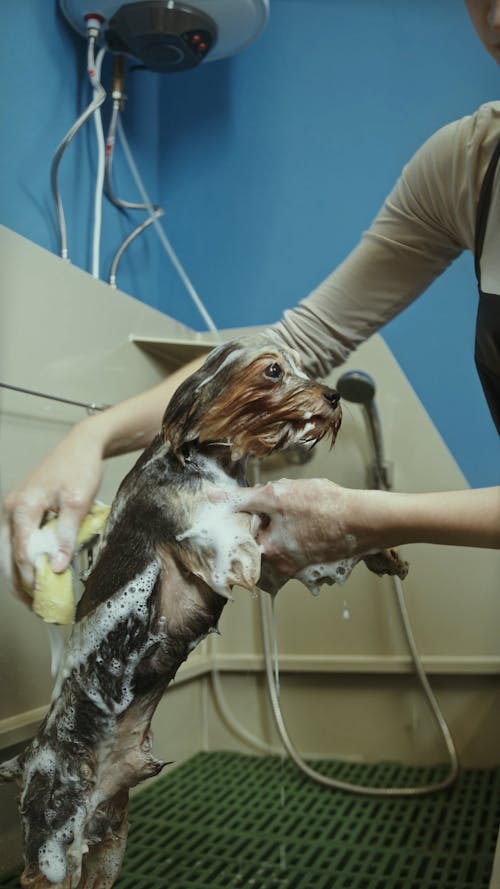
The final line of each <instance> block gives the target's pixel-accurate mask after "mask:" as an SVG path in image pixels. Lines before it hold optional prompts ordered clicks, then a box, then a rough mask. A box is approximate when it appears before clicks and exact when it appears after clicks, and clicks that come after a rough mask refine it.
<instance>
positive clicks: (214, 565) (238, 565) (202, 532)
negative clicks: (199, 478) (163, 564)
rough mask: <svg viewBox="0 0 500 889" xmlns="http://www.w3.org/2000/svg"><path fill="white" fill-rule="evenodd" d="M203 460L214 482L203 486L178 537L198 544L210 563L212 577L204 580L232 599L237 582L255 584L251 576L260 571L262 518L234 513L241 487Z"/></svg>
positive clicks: (215, 465)
mask: <svg viewBox="0 0 500 889" xmlns="http://www.w3.org/2000/svg"><path fill="white" fill-rule="evenodd" d="M204 463H205V468H206V470H207V471H209V472H210V474H211V475H212V477H213V478H214V481H213V482H212V483H210V484H208V485H205V486H204V488H203V496H202V497H200V499H199V503H198V504H197V505H195V508H194V510H193V513H192V517H191V518H192V520H191V523H190V526H189V528H187V529H186V530H185V531H183V532H182V533H180V534H178V535H177V538H176V539H177V540H178V541H179V543H181V542H182V541H183V540H192V541H193V542H195V543H196V547H197V549H198V550H199V551H200V552H201V553H203V554H204V555H205V556H206V561H207V564H209V565H210V566H211V570H210V576H209V577H204V580H205V581H206V582H207V583H208V584H209V586H210V587H211V588H212V589H213V590H214V591H215V592H216V593H219V594H220V595H222V596H226V597H227V598H230V593H231V587H232V586H234V584H235V583H237V582H242V581H245V582H246V583H248V584H251V585H253V581H252V578H254V577H258V575H259V573H260V550H259V547H258V546H257V543H256V541H255V536H256V534H257V531H258V528H259V519H258V518H257V516H253V517H249V516H248V515H246V514H243V513H236V512H235V502H237V500H238V497H239V495H240V492H241V487H240V486H239V485H238V483H237V482H236V481H235V480H234V479H231V478H228V476H227V475H226V474H225V473H224V472H223V471H222V470H221V469H220V467H219V466H218V465H217V463H215V462H214V461H212V460H210V458H204ZM211 487H212V488H213V490H214V491H216V493H217V496H216V498H215V499H214V500H210V499H209V497H210V488H211ZM224 495H226V496H224ZM257 563H258V564H257Z"/></svg>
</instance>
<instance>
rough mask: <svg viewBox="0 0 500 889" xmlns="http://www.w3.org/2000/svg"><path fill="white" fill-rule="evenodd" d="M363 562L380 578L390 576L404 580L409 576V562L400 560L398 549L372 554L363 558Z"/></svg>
mask: <svg viewBox="0 0 500 889" xmlns="http://www.w3.org/2000/svg"><path fill="white" fill-rule="evenodd" d="M363 561H364V563H365V565H366V567H367V568H369V569H370V571H373V573H374V574H378V575H380V576H382V575H383V574H390V575H392V576H394V575H395V576H396V577H399V578H400V580H404V579H405V577H406V575H407V574H408V569H409V565H408V562H406V561H405V560H404V559H401V558H400V555H399V553H398V551H397V549H385V550H383V551H382V552H379V553H370V554H369V555H367V556H363Z"/></svg>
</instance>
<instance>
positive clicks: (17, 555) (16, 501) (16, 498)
mask: <svg viewBox="0 0 500 889" xmlns="http://www.w3.org/2000/svg"><path fill="white" fill-rule="evenodd" d="M102 472H103V453H102V444H101V441H100V439H99V438H97V437H96V436H95V435H94V433H93V431H92V427H91V424H88V423H86V421H83V422H82V423H80V424H78V425H77V426H75V427H74V428H73V429H72V430H70V432H69V433H68V434H67V435H66V436H65V438H63V439H62V441H61V442H59V444H57V445H56V447H55V448H54V449H53V450H52V451H50V452H49V454H48V455H47V457H46V458H45V459H44V460H43V461H42V463H40V464H39V465H38V466H37V467H36V468H35V469H34V470H33V472H31V474H30V475H29V476H28V477H27V478H26V479H25V480H24V481H23V482H21V484H19V485H18V486H17V487H16V488H15V489H14V490H13V491H11V492H10V493H9V494H8V496H7V497H6V499H5V502H4V506H3V521H4V522H5V523H6V524H7V528H8V535H9V536H10V544H11V548H12V549H11V559H12V565H11V566H10V569H11V570H10V571H9V575H10V581H11V585H12V587H13V589H14V592H15V593H16V594H17V595H18V596H19V597H20V598H21V599H22V600H23V601H25V602H27V603H28V602H30V600H29V597H27V596H26V593H25V591H24V590H23V586H26V587H28V588H31V587H32V586H33V583H34V565H33V563H32V561H30V557H29V540H30V537H31V535H32V534H33V532H34V531H36V530H37V529H38V528H39V527H40V525H41V524H42V522H43V519H44V516H46V514H47V513H48V512H49V511H52V512H54V513H56V514H57V523H56V527H55V537H56V541H57V550H56V551H55V552H53V553H51V554H50V555H51V558H50V567H51V568H52V570H53V571H55V572H56V573H59V572H61V571H64V569H65V568H67V566H68V564H69V562H70V560H71V556H72V553H73V550H74V548H75V543H76V538H77V534H78V529H79V527H80V524H81V522H82V520H83V518H84V516H85V515H86V514H87V512H88V510H89V508H90V505H91V503H92V501H93V499H94V497H95V494H96V492H97V490H98V488H99V485H100V483H101V479H102ZM21 578H22V582H23V583H21Z"/></svg>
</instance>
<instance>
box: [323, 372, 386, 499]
mask: <svg viewBox="0 0 500 889" xmlns="http://www.w3.org/2000/svg"><path fill="white" fill-rule="evenodd" d="M336 388H337V390H338V392H339V393H340V397H341V398H343V399H344V400H345V401H350V402H352V403H354V404H359V405H361V407H362V408H363V413H364V415H365V419H366V424H367V426H368V431H369V435H370V442H371V445H372V449H373V461H374V462H373V465H372V466H371V468H370V472H369V476H370V478H369V481H370V484H371V485H372V486H373V487H375V488H385V489H386V490H387V489H389V488H390V487H391V480H390V473H389V465H388V464H387V463H386V461H385V458H384V445H383V441H382V427H381V424H380V417H379V413H378V410H377V403H376V401H375V392H376V388H377V387H376V386H375V380H374V379H373V377H371V376H370V374H367V373H365V372H364V371H362V370H350V371H347V372H346V373H344V374H342V376H341V377H339V379H338V380H337V383H336Z"/></svg>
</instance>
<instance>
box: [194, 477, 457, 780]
mask: <svg viewBox="0 0 500 889" xmlns="http://www.w3.org/2000/svg"><path fill="white" fill-rule="evenodd" d="M256 474H258V468H257V472H256ZM256 480H258V479H256ZM390 580H391V583H392V586H393V590H394V594H395V599H396V604H397V608H398V612H399V616H400V619H401V623H402V627H403V632H404V636H405V639H406V643H407V645H408V649H409V652H410V657H411V660H412V663H413V666H414V669H415V673H416V676H417V678H418V680H419V683H420V686H421V688H422V691H423V693H424V695H425V698H426V700H427V702H428V705H429V708H430V710H431V713H432V715H433V717H434V719H435V721H436V724H437V727H438V729H439V732H440V734H441V736H442V738H443V741H444V743H445V746H446V750H447V753H448V758H449V769H448V773H447V774H446V776H445V777H444V778H443V779H442V780H441V781H437V782H435V783H431V784H425V785H421V786H417V787H371V786H365V785H362V784H351V783H350V782H348V781H340V780H337V779H335V778H329V777H328V776H327V775H323V774H322V773H321V772H318V771H317V770H316V769H313V768H312V767H311V766H310V765H309V764H308V763H307V762H305V760H304V759H303V757H302V756H301V754H300V753H299V752H298V750H297V748H296V747H295V745H294V744H293V742H292V740H291V739H290V735H289V733H288V730H287V727H286V724H285V720H284V718H283V714H282V711H281V706H280V701H279V691H278V678H277V672H278V646H277V636H276V627H275V622H274V620H273V621H270V620H269V601H270V598H271V597H270V596H269V594H268V593H264V592H262V591H260V593H259V597H260V618H261V629H262V640H263V647H264V660H265V668H266V682H267V689H268V694H269V699H270V703H271V708H272V713H273V718H274V722H275V724H276V729H277V731H278V735H279V738H280V740H281V743H282V745H283V748H284V749H285V751H286V753H287V754H288V756H289V757H290V759H291V760H292V762H293V763H294V764H295V765H296V766H297V768H298V769H299V770H300V771H301V772H302V773H303V774H304V775H305V776H306V777H307V778H309V779H310V780H312V781H314V782H316V783H317V784H320V785H322V786H323V787H327V788H329V789H331V790H342V791H345V792H347V793H353V794H358V795H361V796H375V797H416V796H426V795H428V794H431V793H438V792H439V791H441V790H445V789H446V788H447V787H450V786H451V785H452V784H453V783H454V781H455V780H456V778H457V776H458V771H459V764H458V756H457V751H456V748H455V744H454V742H453V738H452V735H451V732H450V730H449V728H448V725H447V723H446V720H445V718H444V716H443V714H442V712H441V710H440V707H439V704H438V702H437V700H436V697H435V695H434V692H433V691H432V688H431V686H430V683H429V680H428V679H427V676H426V673H425V670H424V668H423V665H422V661H421V658H420V655H419V653H418V649H417V646H416V643H415V637H414V635H413V630H412V627H411V623H410V618H409V615H408V609H407V607H406V601H405V596H404V592H403V587H402V584H401V581H400V579H399V577H391V578H390ZM273 616H274V609H273ZM273 652H274V660H275V663H276V671H275V670H274V669H273ZM211 679H212V688H213V691H214V695H215V700H216V702H217V706H218V708H219V710H220V712H221V714H222V716H223V718H224V720H225V721H226V723H227V724H228V725H229V726H231V728H232V729H233V731H235V733H236V734H238V735H239V736H240V737H241V738H242V739H243V740H244V741H245V742H246V743H248V744H250V745H251V746H253V747H255V748H257V749H259V750H261V751H263V752H265V753H268V754H269V753H272V754H280V753H282V749H281V748H278V749H277V748H274V747H271V746H270V745H268V744H266V742H265V741H263V740H261V739H260V738H258V737H256V736H255V735H253V734H252V733H251V732H249V731H248V730H247V729H246V728H245V727H244V726H242V725H241V724H240V723H239V722H238V721H237V720H236V719H235V718H234V716H233V715H232V713H231V712H230V710H229V708H228V706H227V703H226V701H225V699H224V695H223V691H222V685H221V681H220V676H219V673H218V671H217V670H216V669H215V668H214V669H213V670H212V673H211Z"/></svg>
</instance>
